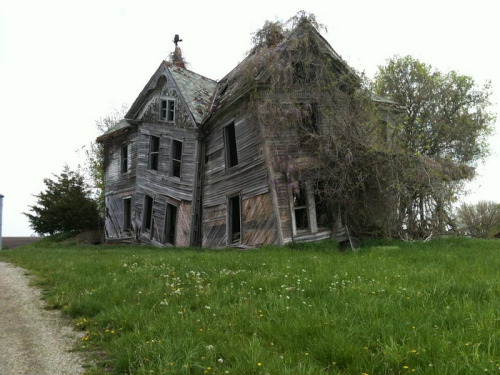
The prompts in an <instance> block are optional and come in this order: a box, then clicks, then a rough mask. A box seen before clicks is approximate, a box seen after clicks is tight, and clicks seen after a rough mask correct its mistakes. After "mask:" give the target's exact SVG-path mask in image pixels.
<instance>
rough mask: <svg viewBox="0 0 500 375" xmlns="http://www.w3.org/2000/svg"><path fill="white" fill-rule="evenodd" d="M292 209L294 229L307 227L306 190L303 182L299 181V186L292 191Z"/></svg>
mask: <svg viewBox="0 0 500 375" xmlns="http://www.w3.org/2000/svg"><path fill="white" fill-rule="evenodd" d="M293 209H294V214H295V229H296V231H304V230H308V229H309V219H308V206H307V190H306V184H305V183H304V182H300V183H299V188H298V189H297V190H296V191H294V192H293Z"/></svg>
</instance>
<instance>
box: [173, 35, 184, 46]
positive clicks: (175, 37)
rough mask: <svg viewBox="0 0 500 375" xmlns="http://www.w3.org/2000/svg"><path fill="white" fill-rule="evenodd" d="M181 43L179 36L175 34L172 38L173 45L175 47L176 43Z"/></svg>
mask: <svg viewBox="0 0 500 375" xmlns="http://www.w3.org/2000/svg"><path fill="white" fill-rule="evenodd" d="M179 42H182V39H180V38H179V34H175V36H174V44H175V46H176V47H177V43H179Z"/></svg>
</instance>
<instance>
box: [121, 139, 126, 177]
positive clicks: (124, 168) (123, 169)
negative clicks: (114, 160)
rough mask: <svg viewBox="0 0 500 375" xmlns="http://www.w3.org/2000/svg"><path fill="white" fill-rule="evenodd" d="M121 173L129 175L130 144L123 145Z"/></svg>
mask: <svg viewBox="0 0 500 375" xmlns="http://www.w3.org/2000/svg"><path fill="white" fill-rule="evenodd" d="M120 164H121V168H120V169H121V172H122V173H127V172H128V144H126V143H125V144H123V145H122V151H121V160H120Z"/></svg>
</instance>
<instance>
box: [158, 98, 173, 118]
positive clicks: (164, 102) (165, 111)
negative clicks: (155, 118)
mask: <svg viewBox="0 0 500 375" xmlns="http://www.w3.org/2000/svg"><path fill="white" fill-rule="evenodd" d="M160 120H161V121H168V122H173V121H174V120H175V100H173V99H161V100H160Z"/></svg>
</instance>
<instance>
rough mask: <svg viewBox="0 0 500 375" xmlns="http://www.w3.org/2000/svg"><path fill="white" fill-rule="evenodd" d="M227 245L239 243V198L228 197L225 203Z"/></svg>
mask: <svg viewBox="0 0 500 375" xmlns="http://www.w3.org/2000/svg"><path fill="white" fill-rule="evenodd" d="M227 238H228V244H231V243H239V242H241V198H240V196H239V195H236V196H234V197H230V198H229V199H228V202H227Z"/></svg>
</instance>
